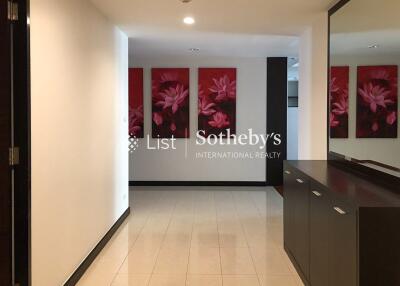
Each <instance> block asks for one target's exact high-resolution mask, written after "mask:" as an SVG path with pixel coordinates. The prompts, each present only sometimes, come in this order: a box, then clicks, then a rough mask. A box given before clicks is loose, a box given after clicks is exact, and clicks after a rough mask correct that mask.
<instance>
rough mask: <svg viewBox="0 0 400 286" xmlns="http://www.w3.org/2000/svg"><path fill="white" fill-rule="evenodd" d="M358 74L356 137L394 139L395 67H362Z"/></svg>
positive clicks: (395, 104) (396, 72) (395, 134)
mask: <svg viewBox="0 0 400 286" xmlns="http://www.w3.org/2000/svg"><path fill="white" fill-rule="evenodd" d="M357 75H358V79H357V138H397V115H398V113H397V109H398V92H397V76H398V71H397V66H361V67H358V73H357Z"/></svg>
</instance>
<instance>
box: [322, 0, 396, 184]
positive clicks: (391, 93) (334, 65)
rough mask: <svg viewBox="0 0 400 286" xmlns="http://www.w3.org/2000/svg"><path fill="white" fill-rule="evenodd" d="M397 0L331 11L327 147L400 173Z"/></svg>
mask: <svg viewBox="0 0 400 286" xmlns="http://www.w3.org/2000/svg"><path fill="white" fill-rule="evenodd" d="M398 11H400V1H399V0H380V1H376V0H351V1H349V2H348V3H346V4H345V5H344V6H343V7H341V8H340V9H339V10H337V11H336V12H335V13H334V14H332V15H331V16H330V55H329V56H330V86H329V89H330V92H329V101H330V106H329V110H330V112H329V113H330V116H329V129H330V138H329V151H330V154H336V155H339V156H340V157H345V158H346V159H347V160H350V159H351V160H352V161H354V162H356V163H359V164H363V165H365V166H367V167H370V168H374V169H376V170H379V171H382V172H385V173H388V174H391V175H393V176H396V177H400V138H399V136H400V129H399V128H400V124H399V123H398V117H399V104H398V102H399V91H398V86H399V76H400V75H399V66H400V17H399V15H398Z"/></svg>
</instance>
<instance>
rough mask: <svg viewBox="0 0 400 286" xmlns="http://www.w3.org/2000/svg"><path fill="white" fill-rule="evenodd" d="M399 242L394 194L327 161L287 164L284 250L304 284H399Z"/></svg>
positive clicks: (399, 204)
mask: <svg viewBox="0 0 400 286" xmlns="http://www.w3.org/2000/svg"><path fill="white" fill-rule="evenodd" d="M395 241H397V243H396V242H395ZM398 241H400V198H399V196H398V195H397V194H396V193H395V192H393V190H388V189H386V188H384V187H382V186H378V185H375V184H373V183H371V182H369V181H368V180H367V179H366V178H362V177H358V176H356V175H354V174H350V173H348V172H345V171H343V170H340V169H338V168H337V167H335V166H331V165H330V164H329V163H328V162H326V161H288V162H285V166H284V244H285V250H286V252H287V253H288V254H289V257H290V258H291V260H292V262H293V264H294V265H295V267H296V269H297V270H298V272H299V274H300V276H301V278H302V279H303V282H304V283H305V284H306V285H311V286H337V285H340V286H369V285H371V286H372V285H385V286H391V285H393V286H395V285H400V284H399V281H400V273H399V272H398V271H395V269H400V244H399V243H398ZM377 248H378V249H379V251H378V250H376V249H377ZM385 263H386V265H385ZM376 270H379V272H378V271H376Z"/></svg>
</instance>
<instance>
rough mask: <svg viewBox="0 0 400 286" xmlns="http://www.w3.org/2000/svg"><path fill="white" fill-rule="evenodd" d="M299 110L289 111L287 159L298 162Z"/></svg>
mask: <svg viewBox="0 0 400 286" xmlns="http://www.w3.org/2000/svg"><path fill="white" fill-rule="evenodd" d="M298 122H299V109H298V108H297V107H288V111H287V159H288V160H297V159H298V157H299V132H298V128H299V126H298Z"/></svg>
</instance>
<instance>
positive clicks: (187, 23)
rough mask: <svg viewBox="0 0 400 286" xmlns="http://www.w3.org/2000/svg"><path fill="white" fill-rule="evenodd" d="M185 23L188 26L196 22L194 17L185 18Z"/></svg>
mask: <svg viewBox="0 0 400 286" xmlns="http://www.w3.org/2000/svg"><path fill="white" fill-rule="evenodd" d="M183 23H185V24H186V25H193V24H194V23H195V21H194V19H193V18H192V17H185V18H184V19H183Z"/></svg>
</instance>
